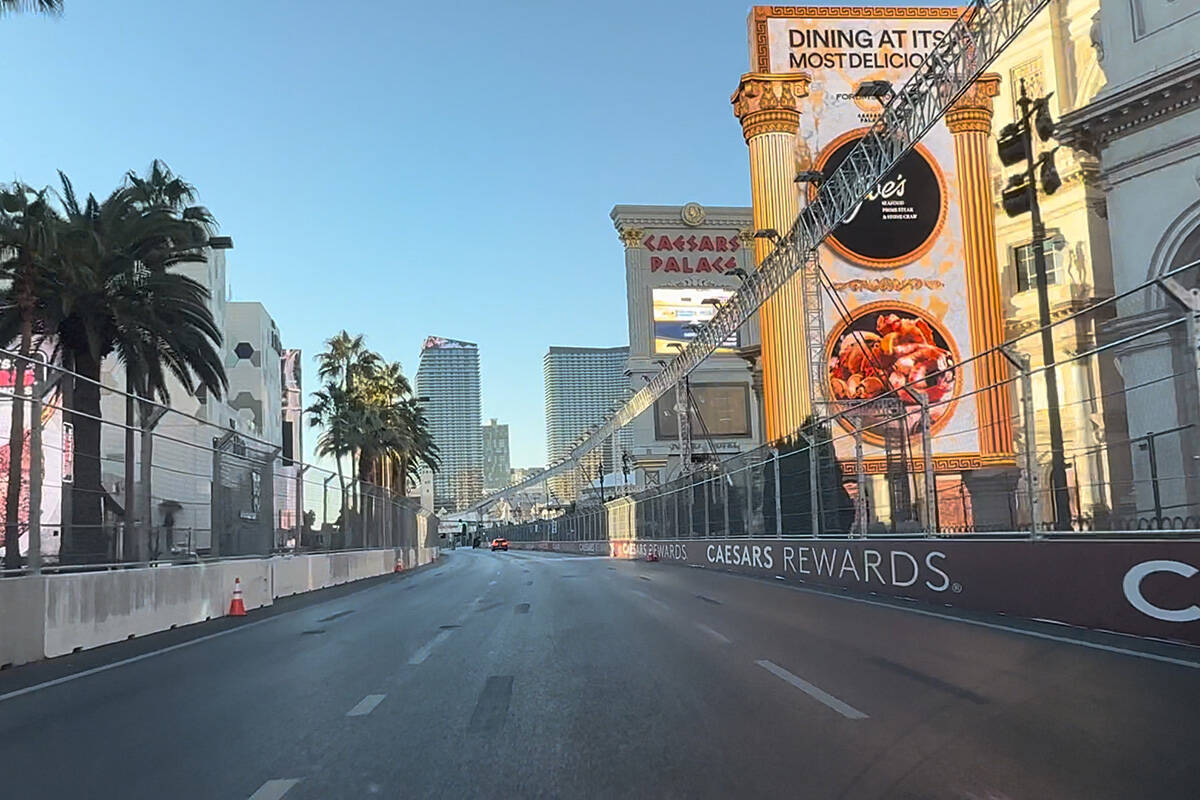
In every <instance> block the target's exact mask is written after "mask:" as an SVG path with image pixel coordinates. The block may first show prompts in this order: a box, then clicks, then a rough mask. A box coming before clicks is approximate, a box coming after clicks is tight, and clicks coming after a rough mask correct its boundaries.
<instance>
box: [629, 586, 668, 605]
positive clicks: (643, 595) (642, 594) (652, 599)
mask: <svg viewBox="0 0 1200 800" xmlns="http://www.w3.org/2000/svg"><path fill="white" fill-rule="evenodd" d="M633 593H634V594H636V595H637V596H638V597H640V598H642V599H643V600H649V601H650V602H651V603H654V604H655V605H657V606H658V607H659V608H662V609H666V608H667V607H668V606H667V604H666V603H664V602H663V601H662V600H659V599H658V598H657V597H651V596H650V595H648V594H646V593H645V592H639V591H638V590H637V589H634V590H633Z"/></svg>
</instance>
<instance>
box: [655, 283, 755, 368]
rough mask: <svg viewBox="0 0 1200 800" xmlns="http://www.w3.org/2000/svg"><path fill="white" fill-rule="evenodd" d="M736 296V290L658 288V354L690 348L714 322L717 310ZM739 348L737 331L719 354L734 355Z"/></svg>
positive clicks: (656, 305)
mask: <svg viewBox="0 0 1200 800" xmlns="http://www.w3.org/2000/svg"><path fill="white" fill-rule="evenodd" d="M732 296H733V290H732V289H717V288H656V289H652V290H651V295H650V297H651V304H652V306H653V314H654V352H655V353H666V354H669V355H674V354H675V353H676V352H677V348H674V347H671V345H672V344H682V345H686V344H687V343H688V342H690V341H691V340H692V339H694V338H696V334H697V332H698V331H699V330H700V329H701V328H703V327H704V325H705V324H706V323H707V322H708V321H709V320H710V319H712V318H713V315H714V314H716V313H717V308H718V307H720V305H721V304H722V303H724V302H725V301H726V300H728V299H729V298H730V297H732ZM737 348H738V335H737V332H736V331H735V332H734V333H733V335H731V336H730V337H729V338H728V339H726V340H725V341H724V343H723V344H722V346H721V347H718V348H717V350H716V352H718V353H734V352H736V351H737Z"/></svg>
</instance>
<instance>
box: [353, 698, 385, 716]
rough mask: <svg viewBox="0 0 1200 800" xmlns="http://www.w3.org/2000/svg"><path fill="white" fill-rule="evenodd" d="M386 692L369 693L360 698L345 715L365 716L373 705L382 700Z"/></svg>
mask: <svg viewBox="0 0 1200 800" xmlns="http://www.w3.org/2000/svg"><path fill="white" fill-rule="evenodd" d="M385 697H387V695H386V694H369V695H367V696H366V697H364V698H363V699H362V700H359V701H358V705H356V706H355V707H354V708H352V709H350V710H349V711H347V712H346V716H347V717H365V716H366V715H367V714H370V713H371V712H372V711H374V710H375V706H377V705H379V704H380V703H382V702H383V698H385Z"/></svg>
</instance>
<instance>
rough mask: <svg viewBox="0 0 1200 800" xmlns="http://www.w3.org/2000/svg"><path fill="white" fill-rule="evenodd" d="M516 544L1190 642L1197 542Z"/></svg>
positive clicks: (1197, 590) (1196, 617) (1199, 602)
mask: <svg viewBox="0 0 1200 800" xmlns="http://www.w3.org/2000/svg"><path fill="white" fill-rule="evenodd" d="M513 546H514V547H517V546H520V545H519V544H517V543H514V545H513ZM524 546H527V547H533V548H534V549H545V550H554V551H558V552H569V553H585V554H591V555H611V556H613V557H615V558H624V559H643V558H646V557H647V556H650V555H654V556H656V557H657V558H658V560H659V561H660V562H663V563H676V564H686V565H688V566H693V567H705V568H710V569H721V570H728V571H731V572H738V573H744V574H747V575H754V576H757V577H762V578H782V579H784V580H786V581H789V582H796V583H800V584H805V585H811V586H817V587H824V588H831V589H844V590H847V591H851V592H855V593H861V594H867V593H876V594H880V595H888V596H891V597H901V598H909V599H914V600H920V601H923V602H926V603H929V604H931V605H936V606H951V607H954V608H961V609H967V610H971V611H983V612H993V613H994V612H1000V613H1005V614H1012V615H1014V616H1019V617H1025V618H1029V619H1041V620H1052V621H1055V622H1063V623H1066V624H1069V625H1077V626H1080V627H1084V628H1092V629H1096V630H1109V631H1116V632H1118V633H1128V634H1133V635H1136V636H1151V637H1155V638H1161V639H1171V640H1175V641H1181V642H1188V643H1190V644H1200V577H1198V576H1200V542H1196V541H1138V542H1133V541H1037V542H1034V541H1028V540H986V541H963V540H954V539H942V540H876V541H871V540H863V539H809V540H804V539H791V540H784V539H689V540H678V541H647V540H631V539H627V540H612V541H593V542H536V543H528V544H526V545H524Z"/></svg>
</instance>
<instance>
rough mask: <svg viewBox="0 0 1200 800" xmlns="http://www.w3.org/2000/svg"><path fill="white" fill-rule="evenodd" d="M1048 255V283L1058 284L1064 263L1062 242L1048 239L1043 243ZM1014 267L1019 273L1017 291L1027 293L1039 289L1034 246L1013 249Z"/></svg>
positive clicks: (1043, 248)
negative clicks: (1062, 262) (1062, 263)
mask: <svg viewBox="0 0 1200 800" xmlns="http://www.w3.org/2000/svg"><path fill="white" fill-rule="evenodd" d="M1042 252H1044V253H1045V254H1046V283H1048V284H1049V283H1058V276H1059V270H1060V267H1061V266H1062V265H1061V261H1062V242H1061V241H1059V240H1058V239H1046V240H1044V241H1043V242H1042ZM1013 265H1014V267H1015V268H1016V271H1017V291H1018V292H1025V291H1028V290H1029V289H1036V288H1037V269H1036V267H1035V266H1034V258H1033V244H1032V243H1030V244H1023V245H1021V246H1020V247H1014V248H1013Z"/></svg>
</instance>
